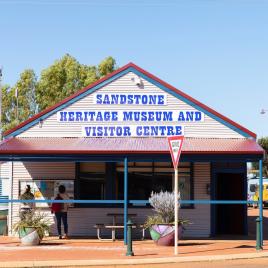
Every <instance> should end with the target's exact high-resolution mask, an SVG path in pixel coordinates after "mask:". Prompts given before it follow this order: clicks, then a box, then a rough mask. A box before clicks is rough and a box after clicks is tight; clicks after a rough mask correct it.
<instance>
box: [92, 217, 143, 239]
mask: <svg viewBox="0 0 268 268" xmlns="http://www.w3.org/2000/svg"><path fill="white" fill-rule="evenodd" d="M106 216H107V217H112V224H104V223H97V224H96V225H95V226H94V228H96V229H97V237H98V239H99V240H112V241H115V239H116V230H118V229H124V228H125V227H124V224H123V223H122V221H120V222H118V221H117V219H118V218H123V217H124V213H107V214H106ZM136 216H137V214H135V213H129V214H128V218H133V217H136ZM132 228H137V225H136V224H133V226H132ZM101 229H110V230H112V238H109V239H103V238H102V237H101ZM143 238H144V230H143Z"/></svg>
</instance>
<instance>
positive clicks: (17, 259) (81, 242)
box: [0, 208, 268, 268]
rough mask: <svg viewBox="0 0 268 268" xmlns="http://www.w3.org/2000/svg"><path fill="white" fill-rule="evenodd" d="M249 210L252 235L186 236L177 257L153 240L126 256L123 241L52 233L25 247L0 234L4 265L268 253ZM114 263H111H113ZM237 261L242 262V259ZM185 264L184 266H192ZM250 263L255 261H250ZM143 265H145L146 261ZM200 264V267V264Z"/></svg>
mask: <svg viewBox="0 0 268 268" xmlns="http://www.w3.org/2000/svg"><path fill="white" fill-rule="evenodd" d="M248 214H249V236H248V237H232V239H228V240H226V237H225V239H224V240H223V239H219V238H218V239H216V240H215V239H206V240H182V241H180V243H179V248H178V249H179V255H178V256H177V257H174V249H173V247H159V246H156V245H155V244H154V243H153V242H152V241H151V240H145V241H135V242H134V243H133V251H134V253H135V256H133V257H126V256H125V254H126V247H125V246H124V243H123V241H116V242H111V241H105V242H104V241H98V240H93V239H75V238H73V239H70V240H59V239H58V238H57V237H48V238H45V239H44V241H43V243H42V244H41V245H40V246H37V247H23V246H21V245H20V242H19V239H17V238H11V237H0V267H4V266H8V265H9V264H12V265H11V266H13V267H19V266H20V267H21V266H23V263H24V267H31V266H39V267H42V265H44V266H43V267H45V266H46V267H55V266H57V265H58V266H63V265H64V266H65V267H68V266H71V265H78V264H79V265H86V264H89V261H90V262H91V263H90V264H91V265H93V264H94V262H95V264H96V262H97V263H98V264H99V265H103V264H104V262H105V261H106V265H108V266H106V267H107V268H108V267H117V266H118V265H121V264H124V262H128V261H131V262H130V263H129V265H130V264H136V265H138V264H141V263H142V262H143V261H144V262H147V264H146V267H150V265H152V263H155V262H162V263H161V267H165V266H163V265H168V266H166V267H182V266H173V265H175V264H172V263H174V262H176V263H177V264H176V265H178V263H180V262H189V261H196V260H198V261H200V260H202V261H206V260H210V261H211V260H213V261H217V260H220V259H222V260H226V259H230V258H255V257H260V256H262V257H268V240H267V241H264V250H263V251H262V252H257V253H256V249H255V243H256V242H255V219H256V215H257V214H258V210H256V209H253V208H249V212H248ZM267 220H268V209H266V210H264V221H265V224H264V237H265V239H268V227H266V226H268V222H267ZM61 260H65V261H67V262H57V261H61ZM266 260H267V259H266ZM51 261H54V262H55V263H54V264H55V265H52V266H49V265H51V263H52V262H51ZM109 261H110V263H109ZM259 261H260V260H258V262H259ZM27 262H28V263H27ZM56 262H57V263H56ZM111 262H112V263H111ZM167 263H169V264H167ZM41 264H42V265H41ZM110 264H111V266H109V265H110ZM125 264H126V263H125ZM171 264H172V266H171ZM203 264H204V263H203ZM226 264H227V263H226ZM236 264H237V265H240V264H239V263H238V262H237V263H236ZM253 264H254V263H253ZM155 265H156V264H154V267H157V266H155ZM185 265H186V264H185ZM185 265H184V266H183V267H188V266H185ZM220 265H221V264H219V266H218V267H226V266H220ZM248 265H251V264H250V263H249V262H248ZM241 266H242V265H241ZM91 267H92V266H91ZM128 267H130V266H128ZM135 267H136V266H135ZM140 267H144V265H143V266H140ZM159 267H160V266H159ZM189 267H195V266H189ZM198 267H199V268H200V265H199V266H198ZM201 267H216V266H209V263H208V266H201ZM234 267H240V266H234ZM245 267H247V266H245ZM245 267H244V268H245ZM248 267H251V266H248ZM252 267H253V266H252ZM264 267H265V266H264ZM267 267H268V264H267Z"/></svg>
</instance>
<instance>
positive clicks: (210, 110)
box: [3, 62, 257, 139]
mask: <svg viewBox="0 0 268 268" xmlns="http://www.w3.org/2000/svg"><path fill="white" fill-rule="evenodd" d="M129 67H133V68H134V69H136V70H138V71H139V72H141V73H143V74H144V75H146V76H148V77H149V78H151V79H153V80H155V81H157V82H158V83H160V84H162V85H163V86H165V87H167V88H168V89H170V90H172V91H173V92H175V93H176V94H179V95H181V96H183V97H184V98H186V99H188V100H190V101H191V102H193V103H195V104H196V105H197V106H200V107H202V108H203V109H205V110H207V111H208V112H210V113H212V114H214V115H216V116H217V117H219V118H221V119H222V120H224V121H226V122H228V123H230V124H231V125H233V126H235V127H237V128H238V129H240V130H242V131H244V132H245V133H247V134H249V135H250V136H252V137H253V138H254V139H256V137H257V135H256V134H255V133H254V132H252V131H250V130H248V129H247V128H245V127H243V126H241V125H239V124H238V123H236V122H234V121H233V120H231V119H229V118H228V117H226V116H224V115H222V114H220V113H218V112H216V111H215V110H213V109H211V108H209V107H208V106H207V105H205V104H203V103H201V102H199V101H198V100H196V99H194V98H192V97H191V96H189V95H187V94H185V93H184V92H182V91H181V90H179V89H177V88H175V87H173V86H172V85H170V84H168V83H166V82H165V81H163V80H161V79H160V78H158V77H156V76H154V75H153V74H151V73H149V72H147V71H146V70H144V69H142V68H140V67H139V66H137V65H135V64H134V63H132V62H130V63H128V64H127V65H125V66H123V67H121V68H119V69H117V70H115V71H114V72H112V73H110V74H108V75H106V76H105V77H103V78H101V79H100V80H98V81H96V82H94V83H92V84H91V85H89V86H87V87H85V88H83V89H81V90H79V91H77V92H76V93H75V94H73V95H71V96H70V97H68V98H66V99H64V100H62V101H61V102H59V103H57V104H55V105H53V106H51V107H49V108H47V109H45V110H43V111H41V112H40V113H38V114H36V115H34V116H33V117H31V118H29V119H27V120H26V121H24V122H22V123H20V124H19V125H18V126H16V127H14V128H12V129H10V130H8V131H6V132H4V134H3V135H4V136H7V135H9V134H11V133H12V132H14V131H16V130H17V129H20V128H21V127H24V126H25V125H27V124H28V123H30V122H32V121H34V120H35V119H38V118H39V117H41V116H42V115H44V114H46V113H48V112H50V111H52V110H53V109H56V108H57V107H59V106H60V105H62V104H64V103H66V102H68V101H69V100H71V99H73V98H75V97H76V96H78V95H80V94H82V93H84V92H85V91H87V90H88V89H90V88H93V87H94V86H97V85H98V84H100V83H102V82H104V81H105V80H107V79H109V78H111V77H112V76H114V75H116V74H118V73H120V72H122V71H124V70H126V69H127V68H129Z"/></svg>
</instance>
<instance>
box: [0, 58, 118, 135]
mask: <svg viewBox="0 0 268 268" xmlns="http://www.w3.org/2000/svg"><path fill="white" fill-rule="evenodd" d="M116 68H117V67H116V62H115V59H113V58H112V57H107V58H105V59H104V60H103V61H102V62H101V63H100V64H99V65H97V66H94V65H93V66H91V65H85V64H80V63H79V62H78V61H77V60H76V59H75V58H74V57H72V56H71V55H69V54H66V55H64V56H63V57H62V58H61V59H59V60H56V61H55V62H54V63H53V64H52V65H51V66H49V67H48V68H46V69H44V70H43V71H42V72H41V76H40V79H39V80H38V78H37V76H36V75H35V73H34V71H33V70H31V69H27V70H25V71H23V72H22V73H21V75H20V78H19V80H18V81H17V83H16V84H15V86H13V87H10V86H9V85H5V86H4V87H3V88H2V93H3V95H2V96H3V103H2V123H3V131H6V130H8V129H10V128H12V127H15V126H16V125H18V124H19V123H21V122H23V121H24V120H26V119H28V118H29V117H31V116H33V115H34V114H35V113H37V112H39V111H41V110H44V109H46V108H47V107H50V106H52V105H54V104H56V103H58V102H60V101H61V100H63V99H64V98H66V97H68V96H70V95H72V94H73V93H75V92H77V91H78V90H79V89H82V88H83V87H85V86H87V85H89V84H91V83H93V82H95V81H97V80H98V79H99V78H101V77H103V76H105V75H107V74H109V73H111V72H112V71H114V70H115V69H116ZM16 92H17V95H18V99H17V98H16ZM17 103H18V110H17Z"/></svg>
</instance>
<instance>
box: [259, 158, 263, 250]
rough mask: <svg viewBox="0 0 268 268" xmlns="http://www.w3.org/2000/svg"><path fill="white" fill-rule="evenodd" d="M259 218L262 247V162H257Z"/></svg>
mask: <svg viewBox="0 0 268 268" xmlns="http://www.w3.org/2000/svg"><path fill="white" fill-rule="evenodd" d="M259 176H260V178H259V185H260V187H259V218H260V240H261V246H263V209H262V206H263V184H262V183H263V180H262V160H259Z"/></svg>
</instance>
